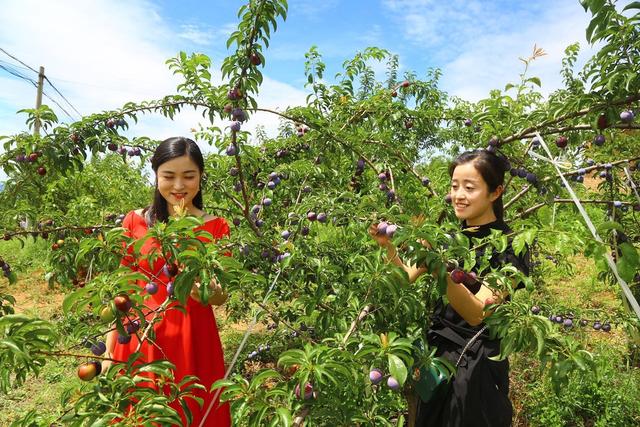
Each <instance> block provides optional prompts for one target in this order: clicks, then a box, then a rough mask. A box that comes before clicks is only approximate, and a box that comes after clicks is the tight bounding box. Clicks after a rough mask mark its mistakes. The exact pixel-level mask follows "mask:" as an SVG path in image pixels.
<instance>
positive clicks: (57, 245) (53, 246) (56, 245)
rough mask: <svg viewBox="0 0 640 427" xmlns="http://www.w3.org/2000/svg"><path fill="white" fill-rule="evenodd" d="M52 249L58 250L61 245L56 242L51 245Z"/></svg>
mask: <svg viewBox="0 0 640 427" xmlns="http://www.w3.org/2000/svg"><path fill="white" fill-rule="evenodd" d="M51 249H52V250H54V251H57V250H58V249H60V245H59V244H57V243H54V244H53V245H51Z"/></svg>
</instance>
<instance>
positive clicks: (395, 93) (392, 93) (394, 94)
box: [391, 90, 398, 98]
mask: <svg viewBox="0 0 640 427" xmlns="http://www.w3.org/2000/svg"><path fill="white" fill-rule="evenodd" d="M391 96H393V97H394V98H395V97H396V96H398V91H395V90H394V91H393V92H391Z"/></svg>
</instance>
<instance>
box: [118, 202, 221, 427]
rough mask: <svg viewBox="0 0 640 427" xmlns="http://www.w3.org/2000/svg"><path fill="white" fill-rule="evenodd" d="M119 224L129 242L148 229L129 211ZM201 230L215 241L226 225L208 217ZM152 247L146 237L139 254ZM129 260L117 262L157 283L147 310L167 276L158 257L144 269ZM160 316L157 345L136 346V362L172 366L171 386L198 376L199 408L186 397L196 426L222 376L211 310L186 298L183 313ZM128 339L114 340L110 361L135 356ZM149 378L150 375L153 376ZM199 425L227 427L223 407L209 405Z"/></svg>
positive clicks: (156, 302)
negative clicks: (200, 387) (160, 362)
mask: <svg viewBox="0 0 640 427" xmlns="http://www.w3.org/2000/svg"><path fill="white" fill-rule="evenodd" d="M122 224H123V227H124V228H125V229H126V230H127V231H126V234H127V235H128V236H130V237H132V238H134V239H140V238H141V237H143V236H144V235H145V234H146V232H147V230H148V227H147V223H146V221H145V219H144V218H143V217H142V216H140V215H139V214H137V213H136V212H134V211H131V212H129V213H128V214H127V215H126V217H125V218H124V220H123V222H122ZM201 229H204V230H206V231H208V232H209V233H211V235H212V236H213V238H214V239H219V238H221V237H223V236H226V235H228V234H229V226H228V224H227V222H226V221H225V220H224V219H223V218H213V219H211V220H209V221H207V222H205V223H204V224H203V225H201V226H199V227H198V228H196V230H201ZM199 239H200V240H201V241H205V242H206V241H207V240H206V239H205V238H202V237H199ZM157 247H158V243H157V242H156V241H155V239H148V240H147V241H146V242H145V243H144V245H143V247H142V248H141V251H140V252H141V254H143V255H146V254H148V253H150V252H151V250H152V249H153V248H157ZM133 261H134V259H133V256H131V248H130V249H129V255H128V256H125V257H124V258H123V260H122V264H123V265H128V266H129V267H130V268H131V269H132V270H134V271H139V272H141V273H143V274H145V275H146V276H147V277H150V278H152V277H153V276H151V274H149V272H151V273H153V274H154V275H155V279H154V280H153V281H154V282H156V283H157V284H158V292H157V293H156V294H154V295H151V296H148V297H147V298H146V299H145V304H146V305H147V306H148V307H149V308H150V309H154V308H156V307H158V306H160V305H161V304H162V302H163V301H164V300H165V299H166V297H167V291H166V284H167V283H169V282H170V278H169V277H167V276H166V275H165V273H164V272H163V267H164V264H165V261H164V259H163V258H162V257H158V258H157V259H156V260H155V261H154V265H153V266H151V265H149V262H148V260H147V259H141V260H138V263H137V265H136V263H134V262H133ZM146 283H147V282H146V281H138V285H139V286H140V288H141V292H144V290H143V289H144V286H145V285H146ZM177 304H179V302H177V301H175V302H172V303H171V305H170V307H171V306H172V305H177ZM145 312H146V310H145ZM162 316H163V318H162V320H161V321H160V322H157V323H156V324H155V325H154V330H155V339H154V342H155V344H156V345H157V346H154V345H152V344H150V343H149V342H148V341H145V342H144V343H143V344H142V346H141V348H140V352H141V353H142V354H143V355H144V356H143V357H142V358H141V359H142V360H143V361H144V362H151V361H153V360H158V359H167V360H169V361H170V362H171V363H173V364H174V365H175V371H174V381H175V383H179V382H180V381H181V380H182V378H183V377H184V376H186V375H195V376H197V377H198V378H199V381H198V382H199V383H200V384H202V385H204V386H205V388H206V390H195V392H194V395H196V396H197V397H200V398H202V399H203V400H204V403H203V406H202V407H200V406H199V405H198V403H197V402H196V401H195V400H193V399H190V398H187V399H186V402H187V403H188V406H189V408H190V410H191V414H192V415H193V422H192V423H191V424H190V425H191V426H199V425H200V422H201V420H202V418H203V416H204V413H205V411H206V410H207V408H208V407H209V405H210V403H211V401H212V399H213V397H214V393H209V392H208V390H209V389H210V387H211V384H213V383H214V382H215V381H217V380H218V379H221V378H223V377H224V372H225V367H224V353H223V351H222V344H221V342H220V336H219V334H218V328H217V325H216V320H215V317H214V313H213V310H212V308H211V306H209V305H206V306H205V305H202V304H200V303H199V302H197V301H196V300H194V299H192V298H191V297H188V300H187V306H186V313H182V312H181V311H180V310H177V309H170V310H167V311H165V312H164V313H163V315H162ZM151 317H152V315H149V316H147V319H148V320H150V319H151ZM131 337H132V339H131V341H130V342H129V343H127V344H120V343H118V342H116V344H115V348H114V352H113V358H114V359H117V360H127V358H128V357H129V355H130V354H132V353H134V352H135V349H136V348H137V346H138V343H139V341H138V338H137V336H136V335H135V334H132V335H131ZM158 347H159V348H158ZM150 376H153V374H151V375H150ZM170 406H171V407H172V408H174V409H175V410H176V411H178V413H180V416H181V417H182V421H183V425H185V426H187V421H186V417H185V416H184V414H183V410H182V408H181V407H180V404H179V402H177V401H176V402H172V403H171V405H170ZM204 425H205V426H207V427H227V426H230V425H231V415H230V410H229V405H228V404H224V405H222V406H219V405H218V404H217V403H216V404H214V406H213V408H212V410H211V411H210V412H209V415H208V416H207V418H206V422H205V424H204Z"/></svg>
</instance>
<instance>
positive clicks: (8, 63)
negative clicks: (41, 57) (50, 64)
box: [0, 59, 29, 70]
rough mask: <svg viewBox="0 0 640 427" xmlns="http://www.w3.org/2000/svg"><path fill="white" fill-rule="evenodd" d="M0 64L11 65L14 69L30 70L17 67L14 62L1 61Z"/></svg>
mask: <svg viewBox="0 0 640 427" xmlns="http://www.w3.org/2000/svg"><path fill="white" fill-rule="evenodd" d="M0 63H2V64H6V65H10V66H11V67H12V68H22V69H23V70H29V68H27V67H22V66H20V65H16V64H14V63H12V62H9V61H5V60H4V59H0Z"/></svg>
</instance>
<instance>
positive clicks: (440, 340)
mask: <svg viewBox="0 0 640 427" xmlns="http://www.w3.org/2000/svg"><path fill="white" fill-rule="evenodd" d="M447 308H450V307H447ZM435 320H436V321H435V322H434V323H433V325H432V327H431V328H430V329H429V331H428V333H427V341H428V343H429V345H430V346H435V347H437V349H438V350H437V352H436V356H441V357H444V358H446V359H447V360H448V361H450V362H451V364H453V365H455V363H456V362H457V361H458V358H459V357H460V353H461V352H462V349H463V348H464V346H465V345H466V343H467V342H469V340H470V339H471V337H473V336H474V335H475V334H476V332H478V330H479V329H480V328H481V327H482V325H481V326H479V327H477V328H473V327H471V326H469V325H468V327H464V326H460V325H459V324H455V323H453V322H450V321H448V320H447V319H444V318H442V317H440V316H438V317H437V318H436V319H435ZM499 353H500V341H499V340H496V339H494V340H492V339H489V336H488V334H486V333H483V334H482V335H480V336H479V337H478V339H477V340H476V341H475V342H474V344H473V345H471V346H470V347H469V348H468V349H467V351H466V352H465V354H464V356H463V357H462V360H461V361H460V364H459V365H458V369H457V372H456V374H455V376H454V377H453V378H452V379H451V382H450V383H449V385H448V386H445V387H442V388H441V389H440V390H439V393H437V394H436V395H435V396H434V397H433V398H432V399H431V400H430V401H429V402H427V403H425V402H422V401H421V400H419V404H418V410H417V414H416V424H415V425H416V427H427V426H429V427H440V426H450V427H454V426H455V427H485V426H487V427H489V426H491V427H502V426H510V425H511V418H512V416H513V407H512V405H511V401H510V400H509V361H508V360H506V359H505V360H502V361H499V362H496V361H493V360H490V359H489V357H491V356H496V355H498V354H499Z"/></svg>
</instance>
